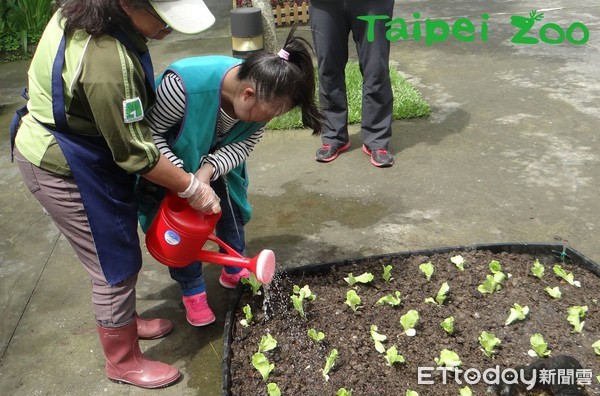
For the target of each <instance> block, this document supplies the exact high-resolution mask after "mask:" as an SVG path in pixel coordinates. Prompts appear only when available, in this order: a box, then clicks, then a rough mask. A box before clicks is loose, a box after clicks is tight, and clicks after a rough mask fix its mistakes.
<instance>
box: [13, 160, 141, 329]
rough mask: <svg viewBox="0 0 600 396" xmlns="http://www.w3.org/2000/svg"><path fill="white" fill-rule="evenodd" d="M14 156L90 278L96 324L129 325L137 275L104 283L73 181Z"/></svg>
mask: <svg viewBox="0 0 600 396" xmlns="http://www.w3.org/2000/svg"><path fill="white" fill-rule="evenodd" d="M14 154H15V160H16V161H17V165H18V167H19V171H20V172H21V175H22V176H23V180H24V181H25V185H26V186H27V188H28V189H29V191H30V192H31V193H32V194H33V195H34V196H35V198H36V199H37V200H38V201H39V202H40V203H41V204H42V206H43V207H44V209H46V212H48V214H49V215H50V217H51V218H52V220H53V221H54V224H56V227H57V228H58V229H59V230H60V232H61V233H62V234H63V235H64V236H65V237H66V238H67V240H68V241H69V243H70V244H71V246H72V247H73V249H74V250H75V253H76V254H77V257H78V258H79V261H81V264H82V265H83V267H84V268H85V270H86V271H87V272H88V274H89V276H90V279H91V282H92V303H93V306H94V313H95V317H96V321H97V322H98V323H99V324H100V325H102V326H104V327H120V326H124V325H126V324H127V323H129V322H131V321H132V320H133V318H134V315H135V285H136V282H137V275H136V276H133V277H131V278H129V279H126V280H124V281H123V282H121V283H119V284H117V285H115V286H111V285H109V284H108V282H107V281H106V278H105V277H104V274H103V273H102V268H101V266H100V261H99V260H98V255H97V254H96V246H95V245H94V239H93V238H92V232H91V230H90V226H89V223H88V219H87V215H86V213H85V209H84V207H83V202H82V201H81V195H80V193H79V189H78V188H77V184H75V180H74V179H73V178H71V177H64V176H61V175H57V174H55V173H52V172H48V171H46V170H44V169H41V168H39V167H37V166H35V165H33V164H32V163H31V162H29V161H27V159H25V157H23V155H22V154H21V153H19V152H18V150H16V149H15V150H14ZM107 232H111V230H107Z"/></svg>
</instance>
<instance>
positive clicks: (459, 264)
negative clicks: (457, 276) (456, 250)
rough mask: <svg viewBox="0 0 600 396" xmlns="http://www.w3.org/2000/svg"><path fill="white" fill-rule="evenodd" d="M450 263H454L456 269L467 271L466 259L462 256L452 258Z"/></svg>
mask: <svg viewBox="0 0 600 396" xmlns="http://www.w3.org/2000/svg"><path fill="white" fill-rule="evenodd" d="M450 261H451V262H452V264H454V265H456V268H458V269H459V270H461V271H464V270H465V259H464V258H463V256H461V255H460V254H459V255H458V256H453V257H450Z"/></svg>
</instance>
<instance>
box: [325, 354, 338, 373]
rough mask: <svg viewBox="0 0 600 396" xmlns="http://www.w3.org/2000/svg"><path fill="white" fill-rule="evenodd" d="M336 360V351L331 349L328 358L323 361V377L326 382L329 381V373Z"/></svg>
mask: <svg viewBox="0 0 600 396" xmlns="http://www.w3.org/2000/svg"><path fill="white" fill-rule="evenodd" d="M337 358H338V351H337V349H333V350H332V351H331V353H330V354H329V356H328V357H327V359H325V367H324V368H323V377H325V380H326V381H327V380H329V372H330V371H331V369H332V368H333V366H334V365H335V361H336V360H337Z"/></svg>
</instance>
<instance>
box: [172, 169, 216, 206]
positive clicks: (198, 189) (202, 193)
mask: <svg viewBox="0 0 600 396" xmlns="http://www.w3.org/2000/svg"><path fill="white" fill-rule="evenodd" d="M189 175H190V185H189V186H188V188H186V189H185V191H183V192H180V193H177V195H179V196H180V197H181V198H187V202H188V205H190V206H191V207H192V208H194V209H196V210H198V211H200V212H202V213H208V214H210V213H219V212H220V211H221V205H220V204H219V202H220V201H221V200H220V199H219V197H218V196H217V194H215V192H214V191H213V189H212V188H211V187H210V185H208V184H206V183H202V182H201V181H199V180H198V178H197V177H196V176H194V174H193V173H189Z"/></svg>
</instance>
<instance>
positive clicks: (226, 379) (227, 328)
mask: <svg viewBox="0 0 600 396" xmlns="http://www.w3.org/2000/svg"><path fill="white" fill-rule="evenodd" d="M479 250H487V251H490V252H492V253H494V254H498V253H513V254H529V255H532V256H534V257H541V256H546V257H548V256H553V257H556V258H558V259H559V260H561V261H564V262H567V263H569V264H574V265H578V266H580V267H581V268H584V269H586V270H588V271H590V272H592V273H594V274H595V275H596V276H598V277H600V265H598V264H597V263H595V262H593V261H592V260H590V259H589V258H587V257H586V256H584V255H583V254H581V253H579V252H578V251H577V250H575V249H572V248H570V247H565V246H564V245H562V244H549V243H538V242H534V243H526V242H525V243H524V242H518V243H509V242H507V243H483V244H473V245H462V246H445V247H440V248H433V249H421V250H407V251H403V252H398V253H385V254H380V255H374V256H365V257H354V258H349V259H344V260H338V261H332V262H325V263H315V264H307V265H303V266H299V267H294V268H290V269H288V270H285V271H283V273H284V274H285V275H292V276H294V275H299V274H306V275H310V274H313V273H317V272H320V271H323V270H325V269H328V268H331V267H343V266H345V265H348V264H351V263H354V262H356V261H360V260H367V259H370V260H379V259H386V258H390V257H394V258H398V257H404V258H405V257H410V256H433V255H435V254H444V253H448V252H452V251H457V252H460V251H464V252H471V251H479ZM243 291H244V286H243V285H241V284H239V285H238V286H237V288H236V289H235V291H234V295H233V298H232V299H231V301H230V303H229V308H228V310H227V314H226V316H225V325H224V335H223V360H222V369H223V383H222V387H221V390H222V395H223V396H230V395H231V391H230V389H231V370H230V366H231V343H232V342H233V328H234V324H235V313H236V311H237V309H238V305H239V302H240V299H241V298H242V294H243Z"/></svg>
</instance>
